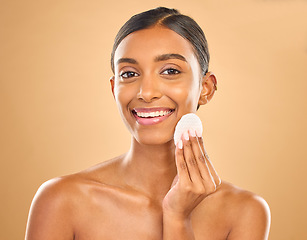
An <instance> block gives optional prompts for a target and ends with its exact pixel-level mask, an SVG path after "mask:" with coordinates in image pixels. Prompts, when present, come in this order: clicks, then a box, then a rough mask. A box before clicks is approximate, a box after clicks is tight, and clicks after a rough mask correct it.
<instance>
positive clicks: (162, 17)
mask: <svg viewBox="0 0 307 240" xmlns="http://www.w3.org/2000/svg"><path fill="white" fill-rule="evenodd" d="M155 25H160V26H163V27H166V28H169V29H171V30H173V31H174V32H176V33H178V34H179V35H180V36H182V37H183V38H185V39H186V40H188V41H189V42H190V43H191V44H192V46H193V48H194V51H195V55H196V57H197V60H198V62H199V65H200V67H201V71H202V74H203V75H205V74H206V73H207V72H208V66H209V59H210V55H209V51H208V44H207V40H206V37H205V34H204V32H203V31H202V29H201V28H200V26H199V25H198V24H197V23H196V22H195V21H194V20H193V19H192V18H190V17H188V16H186V15H183V14H181V13H180V12H179V11H178V10H176V9H170V8H165V7H158V8H155V9H151V10H148V11H146V12H142V13H139V14H136V15H134V16H132V17H131V18H130V19H129V20H128V21H127V22H126V23H125V24H124V25H123V26H122V27H121V29H120V30H119V32H118V33H117V35H116V37H115V40H114V45H113V50H112V53H111V68H112V71H113V72H114V54H115V51H116V49H117V47H118V45H119V44H120V43H121V41H122V40H123V39H124V38H125V37H126V36H128V35H129V34H130V33H133V32H136V31H139V30H142V29H147V28H150V27H153V26H155Z"/></svg>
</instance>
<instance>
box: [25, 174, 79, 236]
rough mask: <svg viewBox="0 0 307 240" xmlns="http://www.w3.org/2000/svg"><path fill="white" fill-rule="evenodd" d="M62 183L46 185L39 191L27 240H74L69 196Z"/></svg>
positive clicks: (30, 214)
mask: <svg viewBox="0 0 307 240" xmlns="http://www.w3.org/2000/svg"><path fill="white" fill-rule="evenodd" d="M63 190H64V189H63V186H61V183H60V181H58V180H51V181H48V182H46V183H44V184H43V185H42V186H41V187H40V189H39V190H38V191H37V193H36V195H35V197H34V199H33V202H32V205H31V208H30V213H29V217H28V223H27V229H26V236H25V239H26V240H42V239H44V240H69V239H73V238H74V234H73V230H72V226H71V221H70V219H71V218H70V214H71V212H72V211H71V207H69V204H67V199H66V198H67V194H65V191H63Z"/></svg>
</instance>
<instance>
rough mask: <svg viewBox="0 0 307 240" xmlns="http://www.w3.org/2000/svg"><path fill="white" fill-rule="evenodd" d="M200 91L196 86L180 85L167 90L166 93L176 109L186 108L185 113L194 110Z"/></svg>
mask: <svg viewBox="0 0 307 240" xmlns="http://www.w3.org/2000/svg"><path fill="white" fill-rule="evenodd" d="M199 94H200V89H199V85H198V84H191V82H190V84H180V85H178V86H172V87H168V88H167V93H166V95H168V96H169V97H170V98H171V99H173V101H174V102H176V103H177V104H178V107H184V108H188V109H187V111H190V110H194V108H195V110H196V107H197V104H198V99H199Z"/></svg>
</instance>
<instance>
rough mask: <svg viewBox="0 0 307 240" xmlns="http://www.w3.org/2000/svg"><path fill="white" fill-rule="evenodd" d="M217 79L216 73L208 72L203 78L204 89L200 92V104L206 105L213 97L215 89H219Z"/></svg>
mask: <svg viewBox="0 0 307 240" xmlns="http://www.w3.org/2000/svg"><path fill="white" fill-rule="evenodd" d="M216 86H217V81H216V77H215V75H214V73H212V72H207V73H206V75H205V76H204V77H203V79H202V87H203V88H202V91H201V93H200V97H199V101H198V104H199V105H204V104H206V103H207V102H209V101H210V100H211V98H213V95H214V93H215V91H216V90H217V87H216Z"/></svg>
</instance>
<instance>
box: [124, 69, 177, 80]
mask: <svg viewBox="0 0 307 240" xmlns="http://www.w3.org/2000/svg"><path fill="white" fill-rule="evenodd" d="M165 72H167V73H165ZM180 73H181V72H180V71H179V70H177V69H175V68H167V69H165V70H163V71H162V72H161V74H162V75H177V74H180ZM125 75H126V76H125ZM131 75H132V76H131ZM138 76H140V75H139V74H138V73H136V72H133V71H126V72H123V73H121V74H120V77H121V78H125V79H128V78H133V77H138Z"/></svg>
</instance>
